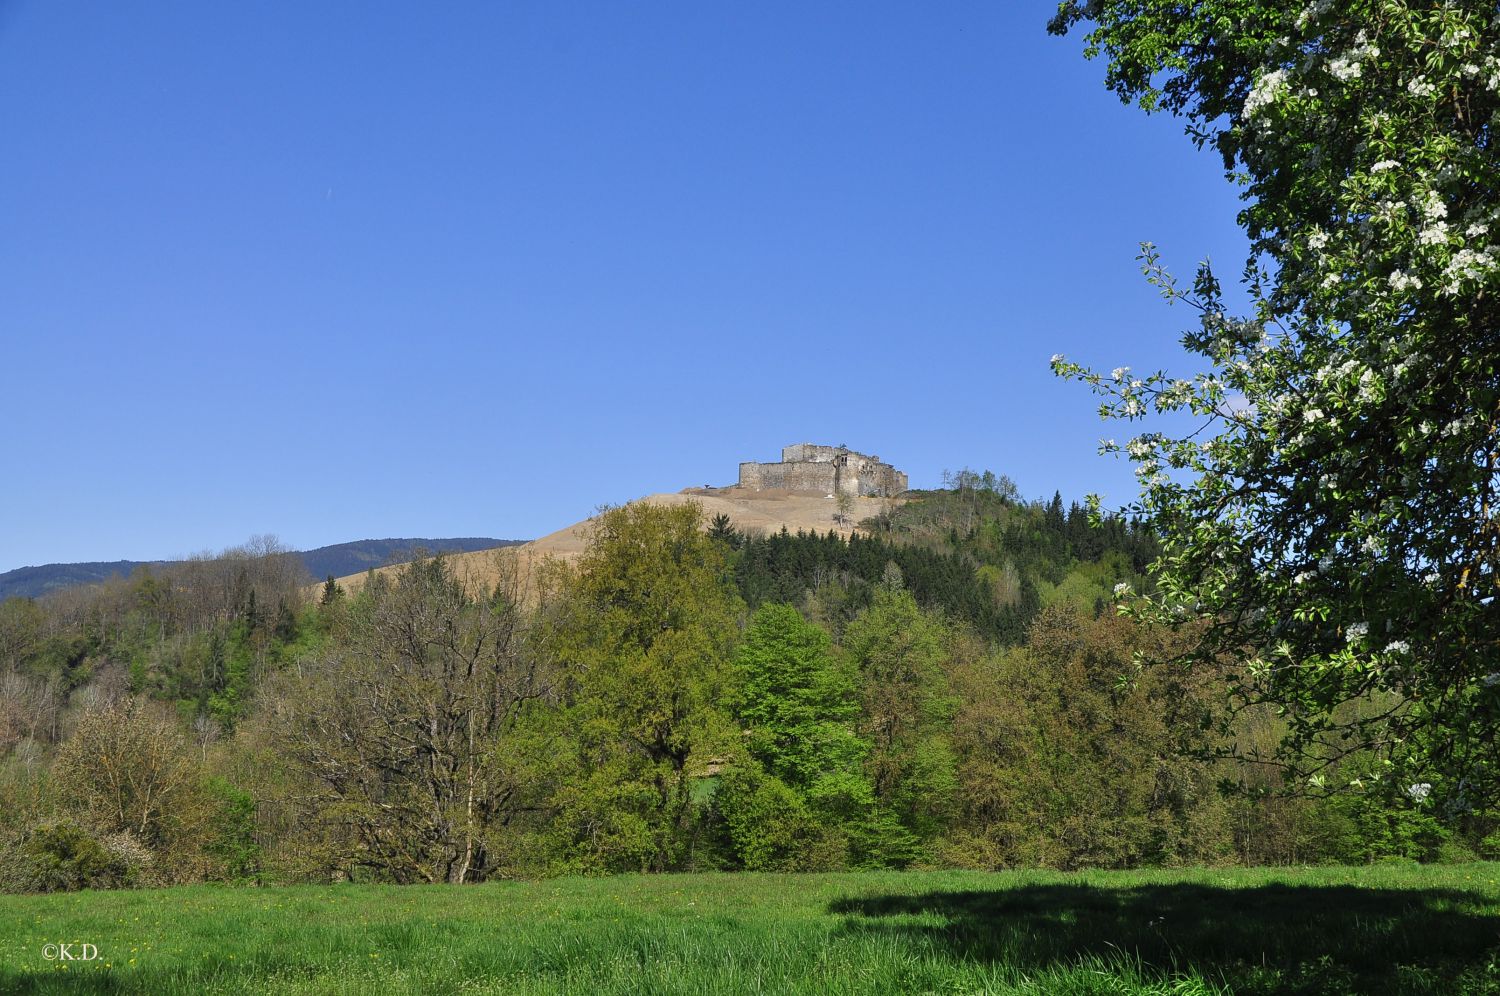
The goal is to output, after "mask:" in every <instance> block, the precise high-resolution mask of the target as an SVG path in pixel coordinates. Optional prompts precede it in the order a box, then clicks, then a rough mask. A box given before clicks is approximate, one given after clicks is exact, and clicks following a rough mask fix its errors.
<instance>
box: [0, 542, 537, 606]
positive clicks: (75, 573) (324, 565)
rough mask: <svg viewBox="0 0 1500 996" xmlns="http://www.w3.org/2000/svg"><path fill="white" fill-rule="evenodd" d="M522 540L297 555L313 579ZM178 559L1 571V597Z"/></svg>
mask: <svg viewBox="0 0 1500 996" xmlns="http://www.w3.org/2000/svg"><path fill="white" fill-rule="evenodd" d="M518 542H520V541H519V540H499V539H491V538H489V537H485V536H458V537H449V538H447V539H411V538H405V539H369V540H355V541H353V542H351V543H335V544H333V545H332V546H320V547H318V548H317V549H315V550H302V551H298V552H297V553H296V556H297V557H298V558H299V559H300V560H301V561H302V566H303V567H304V568H305V569H306V570H307V573H308V575H309V576H310V577H314V578H326V577H328V575H330V574H332V575H333V576H334V577H344V576H345V575H348V574H354V573H357V572H359V571H363V570H367V569H369V568H371V567H384V566H385V565H386V564H395V563H401V562H402V561H406V560H410V559H411V558H412V557H414V556H416V555H417V554H418V553H419V552H421V553H428V554H433V553H464V552H467V551H470V550H489V549H492V548H494V547H497V546H510V545H512V544H515V543H518ZM175 563H179V562H178V561H168V560H150V561H141V560H110V561H89V562H86V563H76V564H42V565H40V566H38V567H17V568H16V569H14V570H10V571H4V572H0V600H3V599H7V598H40V597H41V596H43V595H46V594H48V593H50V592H54V591H61V590H63V589H64V588H73V587H77V586H78V585H84V584H100V583H102V582H104V581H108V580H110V579H111V578H128V577H130V575H131V574H133V573H135V571H136V570H138V569H139V568H142V567H149V568H152V569H155V570H160V569H161V568H163V567H167V566H169V565H171V564H175Z"/></svg>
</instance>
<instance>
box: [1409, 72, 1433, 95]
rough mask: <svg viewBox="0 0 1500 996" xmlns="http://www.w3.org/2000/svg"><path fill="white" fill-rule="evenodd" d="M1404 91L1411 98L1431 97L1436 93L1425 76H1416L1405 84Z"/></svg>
mask: <svg viewBox="0 0 1500 996" xmlns="http://www.w3.org/2000/svg"><path fill="white" fill-rule="evenodd" d="M1406 89H1407V91H1408V92H1409V93H1410V94H1411V95H1412V96H1413V97H1431V96H1432V95H1433V94H1435V93H1437V87H1436V86H1434V85H1433V84H1432V83H1430V82H1429V81H1428V79H1427V77H1425V76H1418V77H1416V78H1415V79H1413V80H1412V81H1411V82H1409V83H1407V84H1406Z"/></svg>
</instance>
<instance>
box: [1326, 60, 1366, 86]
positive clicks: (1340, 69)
mask: <svg viewBox="0 0 1500 996" xmlns="http://www.w3.org/2000/svg"><path fill="white" fill-rule="evenodd" d="M1363 70H1364V67H1363V66H1362V65H1360V63H1359V62H1358V61H1357V60H1355V59H1350V58H1347V57H1345V56H1340V57H1339V58H1337V59H1334V60H1332V61H1331V62H1329V63H1328V71H1329V72H1330V73H1332V74H1333V76H1334V78H1335V79H1338V80H1342V81H1343V82H1345V83H1347V82H1349V81H1350V80H1357V79H1359V76H1360V73H1361V72H1363Z"/></svg>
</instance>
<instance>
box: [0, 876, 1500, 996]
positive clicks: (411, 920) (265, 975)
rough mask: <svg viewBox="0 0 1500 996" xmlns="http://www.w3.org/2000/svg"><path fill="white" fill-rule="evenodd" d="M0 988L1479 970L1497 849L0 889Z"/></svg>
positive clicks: (606, 985) (1222, 976) (684, 987)
mask: <svg viewBox="0 0 1500 996" xmlns="http://www.w3.org/2000/svg"><path fill="white" fill-rule="evenodd" d="M57 943H70V944H72V945H73V946H74V947H73V951H74V953H75V954H81V953H83V949H81V947H80V945H82V944H85V943H87V944H92V945H94V947H95V948H96V949H97V951H98V954H99V957H98V958H97V959H96V960H93V961H80V960H74V961H62V960H48V958H47V957H45V955H46V954H47V953H50V949H45V948H44V946H45V945H47V944H57ZM0 992H6V993H12V992H21V993H32V992H36V993H53V992H59V993H60V992H100V993H149V994H153V996H154V994H162V993H194V994H196V993H240V992H256V993H350V994H355V993H386V992H396V993H483V992H507V993H508V992H521V993H555V992H567V993H589V994H593V993H627V992H628V993H638V992H639V993H691V994H701V993H740V992H767V993H782V992H789V993H809V994H812V993H816V994H825V993H850V994H855V993H859V994H863V993H922V992H933V993H971V992H985V993H1036V994H1053V993H1057V994H1069V993H1173V994H1197V993H1226V992H1232V993H1318V994H1323V993H1442V994H1449V993H1500V864H1471V865H1450V866H1443V867H1434V866H1428V867H1420V868H1418V867H1392V866H1387V867H1377V868H1323V869H1300V870H1299V869H1293V870H1249V871H1247V870H1229V869H1226V870H1191V871H1172V872H1165V871H1142V872H1094V873H1083V874H1075V875H1064V874H1051V873H1042V872H1015V873H1001V874H993V875H986V874H977V873H959V872H934V873H905V874H901V873H868V874H841V875H805V876H793V875H751V874H739V875H675V876H656V877H636V876H627V877H619V878H605V879H561V880H554V881H544V882H532V883H498V884H492V885H481V886H469V887H462V888H450V887H409V888H398V887H386V886H305V887H295V888H263V889H254V888H242V889H234V888H214V887H192V888H181V889H171V890H156V891H138V892H91V893H75V894H71V895H55V896H0Z"/></svg>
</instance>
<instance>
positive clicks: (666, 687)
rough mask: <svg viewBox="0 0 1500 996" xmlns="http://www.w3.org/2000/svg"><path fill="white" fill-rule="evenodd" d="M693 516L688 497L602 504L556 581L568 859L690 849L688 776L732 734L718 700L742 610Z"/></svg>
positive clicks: (627, 865)
mask: <svg viewBox="0 0 1500 996" xmlns="http://www.w3.org/2000/svg"><path fill="white" fill-rule="evenodd" d="M701 518H702V513H701V511H700V509H699V508H698V506H696V505H679V506H672V507H661V506H656V505H648V504H644V503H636V504H631V505H626V506H624V507H621V508H615V509H610V510H607V511H605V512H604V513H602V514H601V515H600V516H599V517H598V518H597V519H596V520H595V524H594V534H593V537H592V541H591V543H590V546H589V549H588V551H587V553H585V555H584V557H583V558H582V560H581V561H580V562H579V564H578V566H577V569H576V570H575V571H573V572H572V574H571V576H570V577H569V578H568V579H567V580H566V581H565V582H564V585H563V589H564V592H563V601H564V606H563V609H562V613H563V616H562V619H561V620H560V622H559V624H558V627H557V632H556V636H555V644H554V646H555V653H556V655H557V659H558V661H559V663H560V664H561V666H562V669H563V674H564V676H565V682H566V686H565V687H566V693H567V696H568V699H569V705H568V710H567V723H566V725H567V727H568V728H569V729H571V730H572V731H574V733H575V737H574V741H573V748H574V750H575V752H576V753H575V756H574V759H573V760H574V761H575V763H576V765H577V768H576V772H575V776H574V777H571V778H569V779H568V780H567V784H565V785H564V786H563V787H562V788H561V789H560V791H559V794H558V796H557V797H556V799H555V800H554V803H555V805H556V807H557V809H558V812H559V817H558V822H557V829H558V832H559V834H560V835H561V837H562V838H563V840H562V848H563V850H564V852H565V853H566V854H567V855H568V860H569V862H570V863H571V864H572V865H573V866H574V867H578V868H585V869H588V868H605V869H623V870H631V869H634V870H657V871H659V870H665V869H670V868H675V867H679V866H681V864H682V862H684V861H685V860H687V859H688V858H689V856H690V850H691V846H690V845H691V839H692V832H691V831H692V826H691V824H692V822H693V813H692V811H691V791H690V789H691V781H692V779H693V777H694V776H695V775H697V774H700V773H701V769H702V767H703V766H704V764H706V763H707V762H708V761H710V760H711V759H712V758H714V757H715V756H716V755H717V752H718V751H719V750H720V749H722V748H724V747H725V746H726V744H727V742H728V741H730V740H731V738H730V737H729V736H728V735H727V732H726V731H727V720H726V718H725V717H724V716H723V714H722V713H721V712H720V711H719V709H718V707H717V703H719V702H720V701H722V698H723V695H724V692H725V686H726V681H727V678H728V675H727V668H726V665H727V663H728V660H729V657H730V654H731V652H732V650H733V646H734V642H735V639H736V637H737V635H738V625H739V619H740V616H741V614H742V611H743V606H742V604H741V602H740V600H739V598H738V596H737V595H736V594H735V592H734V589H733V587H732V585H731V583H730V574H729V567H728V564H727V561H726V552H727V551H726V549H725V547H724V545H723V544H721V543H718V542H715V541H713V540H711V539H709V537H708V536H707V535H705V534H704V533H703V532H702V531H701V529H700V525H701Z"/></svg>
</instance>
